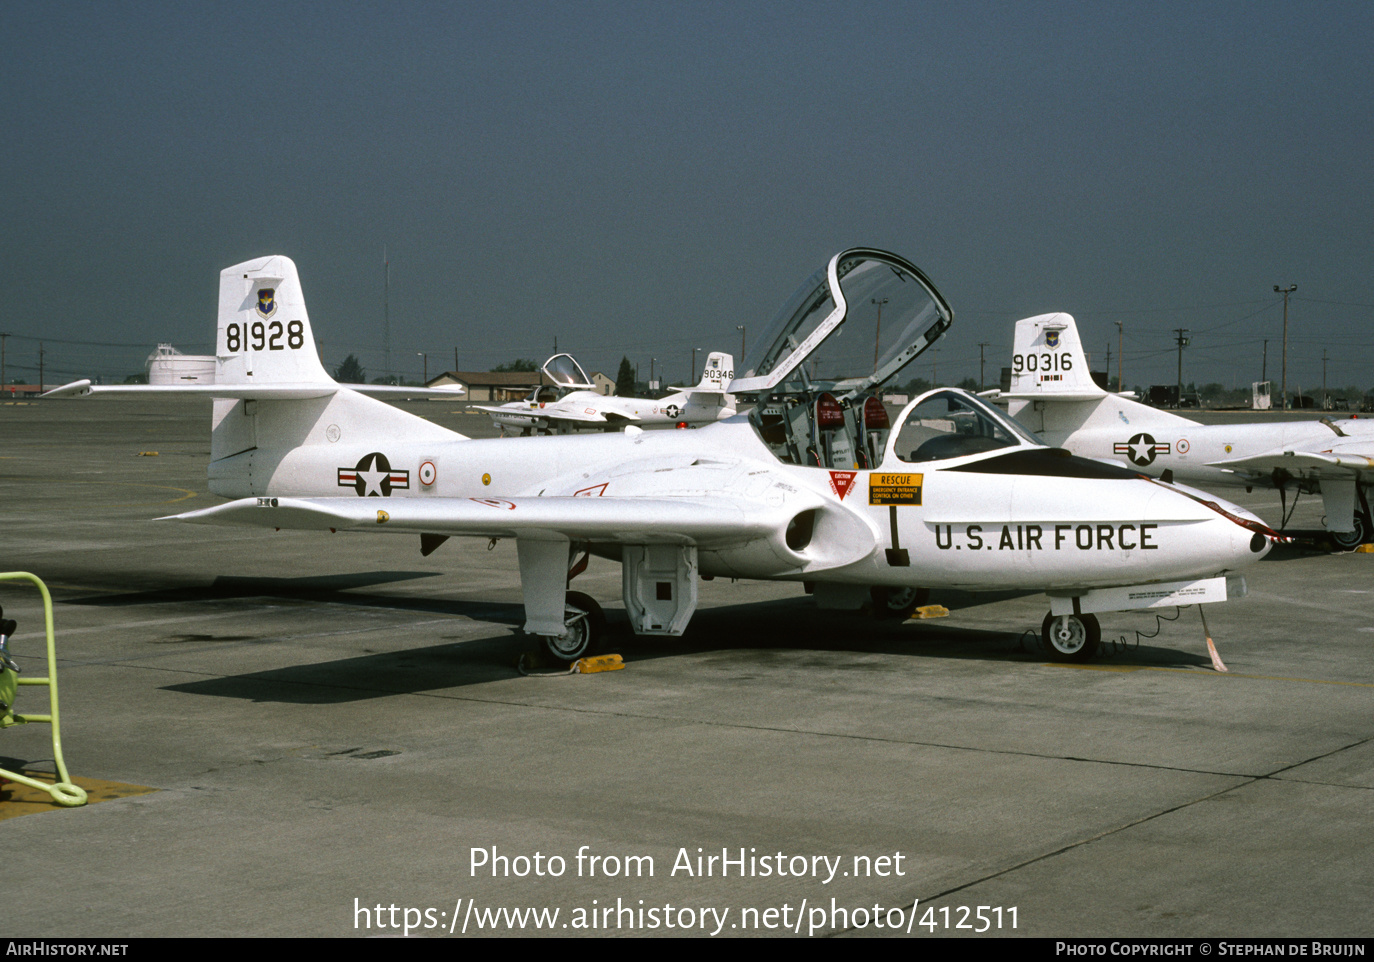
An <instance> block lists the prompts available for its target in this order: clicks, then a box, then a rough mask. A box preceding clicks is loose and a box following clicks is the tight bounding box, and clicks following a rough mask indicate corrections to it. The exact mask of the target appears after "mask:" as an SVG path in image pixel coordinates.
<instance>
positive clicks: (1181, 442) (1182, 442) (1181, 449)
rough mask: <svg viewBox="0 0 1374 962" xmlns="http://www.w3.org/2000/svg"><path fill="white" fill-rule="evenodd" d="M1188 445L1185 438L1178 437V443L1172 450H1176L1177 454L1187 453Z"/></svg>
mask: <svg viewBox="0 0 1374 962" xmlns="http://www.w3.org/2000/svg"><path fill="white" fill-rule="evenodd" d="M1188 446H1189V445H1188V439H1187V438H1179V439H1178V444H1177V445H1176V446H1175V447H1174V450H1176V451H1177V452H1178V453H1179V454H1187V453H1188Z"/></svg>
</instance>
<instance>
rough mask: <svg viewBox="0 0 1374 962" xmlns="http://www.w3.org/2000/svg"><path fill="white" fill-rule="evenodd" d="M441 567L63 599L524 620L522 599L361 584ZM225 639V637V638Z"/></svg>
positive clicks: (227, 581)
mask: <svg viewBox="0 0 1374 962" xmlns="http://www.w3.org/2000/svg"><path fill="white" fill-rule="evenodd" d="M441 574H442V572H438V571H365V572H357V573H353V574H343V575H319V576H311V577H306V578H243V577H224V576H222V577H219V578H216V579H215V580H214V581H212V582H211V583H210V584H208V585H181V586H177V587H171V588H154V589H151V590H147V591H131V592H125V593H118V594H99V595H90V596H87V597H78V598H69V599H63V604H69V605H90V606H94V607H111V608H118V607H131V606H137V605H153V604H169V603H196V602H215V601H228V600H237V599H244V598H281V599H290V600H296V601H312V602H323V603H328V604H336V605H353V606H356V607H360V608H382V609H390V610H394V611H415V612H423V613H429V614H441V615H460V616H464V617H469V618H477V619H480V620H482V621H494V622H498V623H501V624H512V625H518V624H522V623H523V622H524V620H525V617H524V609H523V608H522V607H521V606H520V605H518V604H504V603H501V602H487V601H462V600H457V599H446V598H432V597H430V598H408V597H405V596H403V595H384V594H377V593H362V592H360V591H359V590H358V589H360V588H370V587H375V586H377V585H384V584H393V583H396V582H401V581H410V580H413V579H416V578H437V577H439V576H440V575H441ZM221 640H225V639H221Z"/></svg>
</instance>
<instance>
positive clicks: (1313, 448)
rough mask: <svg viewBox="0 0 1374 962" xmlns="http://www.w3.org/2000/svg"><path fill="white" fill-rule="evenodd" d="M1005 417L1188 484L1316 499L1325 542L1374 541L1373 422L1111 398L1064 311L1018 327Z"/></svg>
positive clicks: (1077, 450)
mask: <svg viewBox="0 0 1374 962" xmlns="http://www.w3.org/2000/svg"><path fill="white" fill-rule="evenodd" d="M1001 398H1004V399H1006V400H1009V401H1010V402H1011V405H1010V412H1011V414H1012V415H1013V416H1014V417H1015V418H1016V419H1017V420H1018V421H1020V422H1021V423H1022V424H1023V425H1025V426H1026V427H1027V428H1029V429H1030V430H1031V431H1032V432H1033V433H1034V434H1035V435H1036V436H1037V437H1039V438H1041V439H1042V440H1043V441H1044V442H1045V443H1046V444H1050V445H1053V446H1055V447H1062V448H1067V449H1068V450H1069V451H1072V452H1073V453H1074V454H1077V455H1079V456H1081V457H1086V458H1097V459H1108V460H1116V461H1120V462H1121V463H1123V464H1126V465H1129V466H1131V467H1132V468H1134V469H1135V470H1137V471H1140V472H1142V473H1144V474H1148V475H1151V476H1154V477H1159V476H1162V475H1165V474H1166V473H1168V474H1169V475H1170V476H1171V477H1173V478H1177V479H1181V480H1184V481H1187V482H1189V483H1190V484H1205V485H1208V486H1212V485H1229V486H1244V487H1245V488H1247V489H1249V488H1251V487H1254V486H1262V487H1272V488H1275V489H1277V490H1278V491H1279V492H1280V494H1281V495H1283V496H1285V499H1286V495H1287V493H1288V492H1289V491H1292V492H1293V493H1294V496H1295V497H1296V495H1297V492H1299V491H1302V492H1308V493H1311V492H1320V494H1321V498H1322V504H1323V506H1324V507H1325V509H1326V530H1327V536H1328V537H1329V538H1330V539H1331V541H1332V542H1333V543H1334V544H1335V545H1336V546H1337V547H1340V548H1344V549H1351V548H1354V547H1355V546H1356V545H1359V544H1363V543H1365V542H1368V541H1370V540H1371V538H1374V521H1372V520H1371V517H1370V505H1369V502H1370V488H1371V487H1374V420H1369V419H1361V418H1343V419H1341V420H1339V421H1333V420H1331V419H1330V418H1322V419H1321V420H1320V421H1265V422H1254V421H1248V422H1237V423H1233V424H1199V423H1198V422H1196V421H1191V420H1189V419H1188V418H1185V417H1180V416H1179V415H1177V414H1171V413H1169V412H1168V411H1161V410H1159V409H1157V408H1152V407H1150V406H1148V405H1146V404H1141V403H1140V402H1138V401H1134V400H1132V399H1131V397H1128V396H1126V395H1124V394H1113V393H1111V392H1109V391H1106V390H1104V389H1103V388H1101V387H1099V386H1098V385H1097V383H1096V382H1094V381H1093V379H1092V375H1091V373H1090V372H1089V370H1088V362H1087V358H1086V357H1085V356H1084V353H1083V346H1082V343H1081V341H1080V340H1079V337H1078V326H1077V325H1076V324H1075V323H1074V319H1073V318H1072V317H1070V316H1069V315H1068V314H1041V315H1039V316H1038V317H1028V318H1025V319H1024V320H1021V321H1017V322H1016V336H1015V342H1014V347H1013V353H1012V367H1011V390H1010V391H1008V392H1005V393H1002V394H1001Z"/></svg>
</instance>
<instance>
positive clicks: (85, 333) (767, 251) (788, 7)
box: [0, 2, 1374, 388]
mask: <svg viewBox="0 0 1374 962" xmlns="http://www.w3.org/2000/svg"><path fill="white" fill-rule="evenodd" d="M0 15H3V18H4V19H3V22H4V24H5V27H6V35H7V37H8V38H9V40H10V43H9V44H8V45H7V46H8V50H7V55H6V57H5V58H4V59H3V61H0V83H2V84H3V89H4V91H5V97H4V98H3V100H2V101H0V116H3V130H4V136H3V138H0V172H2V173H3V183H4V189H3V195H0V196H3V208H2V209H3V216H4V230H3V231H0V245H3V255H4V263H5V265H6V266H7V268H8V269H7V270H6V271H4V273H3V279H2V280H0V287H2V288H3V297H4V300H3V303H4V305H5V311H4V314H3V316H2V317H0V330H3V331H7V332H9V333H10V334H11V335H12V336H11V337H10V338H9V339H8V361H9V364H10V366H11V370H10V372H9V373H10V374H11V376H14V375H16V374H18V375H20V376H22V375H23V374H24V373H25V368H28V369H32V368H35V367H36V364H37V361H36V353H37V339H38V338H40V337H41V338H43V339H44V345H45V351H46V363H47V365H48V367H49V371H50V374H49V380H55V379H64V380H65V379H67V376H70V377H76V376H85V375H88V374H95V375H103V376H106V377H110V376H121V377H122V375H123V374H125V373H128V372H130V371H133V370H138V369H141V366H142V359H143V357H145V356H146V355H147V354H148V353H149V351H150V350H151V349H152V347H153V346H154V345H155V344H156V343H157V342H158V341H171V342H172V343H174V344H176V345H177V346H178V347H181V348H182V349H183V350H186V351H188V352H196V351H208V350H209V349H210V348H211V337H212V334H213V327H214V311H215V301H216V285H217V279H218V274H219V271H220V270H221V269H222V268H224V267H227V266H229V265H230V264H233V263H236V262H238V261H242V260H246V259H248V258H250V257H256V256H260V255H263V254H268V253H283V254H287V255H288V256H290V257H292V258H293V259H294V260H295V261H296V263H297V265H298V267H299V269H300V272H301V277H302V283H303V285H304V288H305V292H306V297H307V299H308V302H309V305H310V310H311V319H312V322H313V324H314V327H315V333H316V336H317V337H318V338H319V339H320V340H322V341H323V342H324V350H325V361H326V364H328V365H329V366H334V365H337V364H338V362H339V361H340V360H342V358H343V356H344V355H345V354H347V353H355V354H358V355H359V356H360V357H361V358H362V360H363V363H364V364H365V366H366V367H367V368H368V371H369V373H370V374H377V373H380V372H381V368H382V348H383V342H382V309H383V266H382V264H383V250H384V249H385V250H386V251H387V254H388V257H389V260H390V262H391V297H390V316H391V353H392V357H393V362H394V367H395V368H396V369H397V370H399V371H400V372H402V373H405V374H408V375H410V376H413V377H418V376H419V373H420V367H421V363H422V362H421V359H420V358H419V357H417V356H416V352H419V351H425V352H428V353H429V355H430V364H429V367H430V372H431V373H433V372H434V371H435V370H437V369H439V368H448V367H452V366H453V361H454V351H455V349H457V351H458V362H459V365H460V366H461V367H462V368H464V369H477V370H481V369H486V368H489V367H491V366H492V365H494V364H496V363H499V362H501V361H506V360H510V359H511V358H514V357H529V358H534V359H536V360H542V359H543V358H544V357H545V356H547V354H549V353H550V352H551V350H552V347H553V342H554V338H555V337H557V339H558V345H559V347H560V349H564V350H571V351H572V352H573V353H575V354H576V355H577V356H578V357H579V358H580V359H581V360H582V361H583V363H584V365H585V366H587V367H588V368H601V369H607V370H610V371H614V367H615V365H616V364H617V363H618V362H619V359H620V357H621V355H622V354H625V355H628V356H629V357H630V358H631V360H632V361H634V362H636V363H638V364H640V365H641V373H642V374H643V373H646V372H647V367H648V364H649V360H650V358H657V359H658V361H657V365H658V370H659V371H663V370H664V368H665V367H666V374H667V377H668V378H669V379H672V380H681V379H683V378H685V377H686V376H687V368H688V366H689V363H690V360H691V352H692V348H693V347H697V348H700V349H702V351H703V352H704V351H708V350H714V349H724V350H732V351H736V350H738V343H739V342H738V333H737V332H736V326H737V325H739V324H745V325H747V326H749V327H750V328H751V329H761V328H762V327H763V326H764V324H765V323H766V322H767V321H768V320H769V319H770V318H771V316H772V314H773V312H774V311H775V310H776V309H777V307H778V306H779V305H780V304H781V303H782V302H783V301H784V300H785V299H786V298H787V296H788V295H789V294H790V293H791V292H792V289H793V288H794V287H795V286H796V285H797V284H798V283H800V282H801V280H802V279H803V278H804V277H805V276H806V275H807V274H809V273H810V272H811V271H812V270H813V269H815V268H816V267H818V266H820V265H821V263H823V262H824V260H825V259H826V258H827V257H828V256H829V255H830V254H832V253H834V251H836V250H838V249H840V248H842V247H846V246H852V245H867V246H877V247H886V248H889V249H891V250H894V251H896V252H898V253H900V254H902V255H904V256H906V257H908V258H910V259H911V260H913V261H915V262H916V263H917V264H919V265H921V266H922V268H923V269H925V270H926V272H927V273H928V274H929V275H930V276H931V278H932V279H933V280H934V281H935V283H936V284H937V285H938V286H939V287H940V289H941V290H942V291H943V292H944V294H945V295H946V297H947V298H948V299H949V300H950V302H951V303H952V305H953V307H954V311H955V324H954V327H953V330H952V331H951V333H950V335H949V337H948V338H946V340H945V341H944V342H943V343H942V345H941V347H940V356H939V374H940V378H941V380H950V379H953V380H957V379H958V378H960V377H964V376H973V377H977V375H978V344H979V343H980V342H986V343H987V344H988V345H989V346H988V347H987V349H986V352H987V358H988V365H989V370H990V371H992V370H995V368H996V367H1000V366H1001V365H1003V364H1006V363H1008V357H1009V354H1010V350H1011V325H1012V322H1013V321H1014V320H1015V319H1016V318H1018V317H1022V316H1026V315H1029V314H1035V313H1042V312H1045V311H1050V310H1064V311H1068V312H1070V313H1072V314H1074V315H1075V316H1076V317H1077V318H1078V320H1079V324H1080V327H1081V330H1082V332H1083V336H1084V340H1085V343H1086V344H1087V345H1088V348H1089V350H1091V351H1095V352H1096V354H1097V357H1096V358H1095V361H1097V362H1098V363H1099V364H1100V363H1101V361H1102V360H1104V358H1103V355H1104V354H1105V351H1106V349H1107V346H1108V344H1109V343H1110V344H1111V349H1112V351H1113V352H1114V353H1115V350H1116V347H1115V345H1116V341H1115V335H1116V322H1117V321H1121V322H1122V323H1123V324H1124V326H1125V332H1126V340H1125V344H1126V355H1125V367H1126V372H1125V373H1126V380H1127V383H1129V384H1135V383H1140V384H1149V383H1156V382H1159V383H1164V382H1171V381H1172V380H1173V377H1174V366H1175V354H1174V349H1173V341H1172V333H1171V330H1172V329H1173V328H1177V327H1184V328H1188V329H1189V330H1190V331H1191V332H1192V337H1193V340H1192V345H1191V346H1190V347H1189V348H1188V349H1187V350H1186V351H1185V355H1184V377H1185V380H1197V381H1199V382H1203V381H1220V382H1222V383H1224V384H1228V385H1229V384H1232V383H1234V384H1237V385H1239V384H1246V383H1248V382H1249V381H1250V380H1253V379H1255V378H1257V377H1258V376H1259V366H1260V358H1261V351H1262V342H1263V340H1264V339H1266V338H1267V339H1269V368H1268V371H1269V374H1270V376H1271V377H1272V378H1273V379H1275V380H1277V372H1278V351H1279V346H1278V345H1279V341H1278V339H1279V338H1280V337H1281V325H1282V314H1281V310H1282V308H1281V299H1280V298H1279V297H1278V296H1277V295H1275V294H1274V293H1273V287H1274V285H1276V284H1280V285H1287V284H1297V285H1298V291H1297V293H1296V294H1295V295H1294V297H1293V299H1292V302H1291V304H1290V348H1289V384H1290V388H1291V387H1294V386H1296V385H1297V384H1301V385H1302V386H1303V387H1304V388H1309V387H1313V386H1319V384H1320V379H1321V374H1322V360H1321V358H1322V354H1323V351H1325V352H1326V354H1327V356H1328V358H1329V360H1328V362H1327V379H1328V383H1329V384H1330V385H1332V386H1336V385H1340V386H1345V385H1348V384H1356V385H1359V386H1361V387H1363V388H1369V387H1374V365H1372V364H1371V361H1374V271H1371V266H1374V264H1371V234H1372V233H1374V209H1372V208H1374V200H1372V199H1371V196H1372V195H1371V191H1370V189H1369V183H1368V182H1369V178H1370V170H1371V162H1370V160H1371V155H1372V153H1374V151H1371V147H1372V146H1374V144H1371V138H1372V137H1374V135H1372V134H1371V121H1372V120H1374V110H1372V109H1371V106H1372V105H1371V100H1374V83H1372V82H1371V71H1370V68H1369V50H1370V49H1374V6H1371V5H1369V4H1356V3H1302V4H1297V3H1205V4H1197V3H1187V4H1173V3H1148V4H1146V3H1109V2H1098V3H1055V2H1046V3H955V2H950V3H862V4H860V3H852V4H851V3H510V2H507V3H480V2H472V3H450V4H438V3H422V4H413V3H347V4H344V3H287V4H281V3H276V4H257V3H246V2H236V3H232V4H228V3H225V4H215V3H203V4H170V3H151V2H150V3H117V2H116V3H98V4H97V3H42V4H34V3H15V2H0ZM1112 366H1113V368H1115V366H1116V365H1115V360H1113V363H1112ZM929 367H930V364H929V362H927V361H921V362H918V364H917V365H915V366H913V367H912V368H909V369H908V374H922V375H923V376H926V377H929V376H930V372H929ZM904 376H906V375H904Z"/></svg>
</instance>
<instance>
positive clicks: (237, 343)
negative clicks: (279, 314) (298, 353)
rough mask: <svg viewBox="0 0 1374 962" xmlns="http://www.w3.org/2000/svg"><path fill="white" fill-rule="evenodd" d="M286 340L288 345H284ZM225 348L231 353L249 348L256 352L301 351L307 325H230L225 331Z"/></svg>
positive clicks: (290, 323)
mask: <svg viewBox="0 0 1374 962" xmlns="http://www.w3.org/2000/svg"><path fill="white" fill-rule="evenodd" d="M283 340H285V342H286V343H282V341H283ZM224 346H225V347H226V348H228V349H229V351H230V353H235V354H236V353H238V352H239V351H242V350H245V349H247V348H252V349H253V350H255V351H262V350H268V351H284V350H286V349H287V348H290V349H291V350H293V351H295V350H299V349H300V348H302V347H304V346H305V325H304V324H303V323H301V322H300V321H290V322H288V323H287V324H286V325H283V324H282V322H281V321H270V322H268V321H254V322H253V323H252V324H230V325H229V326H228V327H226V328H225V329H224Z"/></svg>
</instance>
